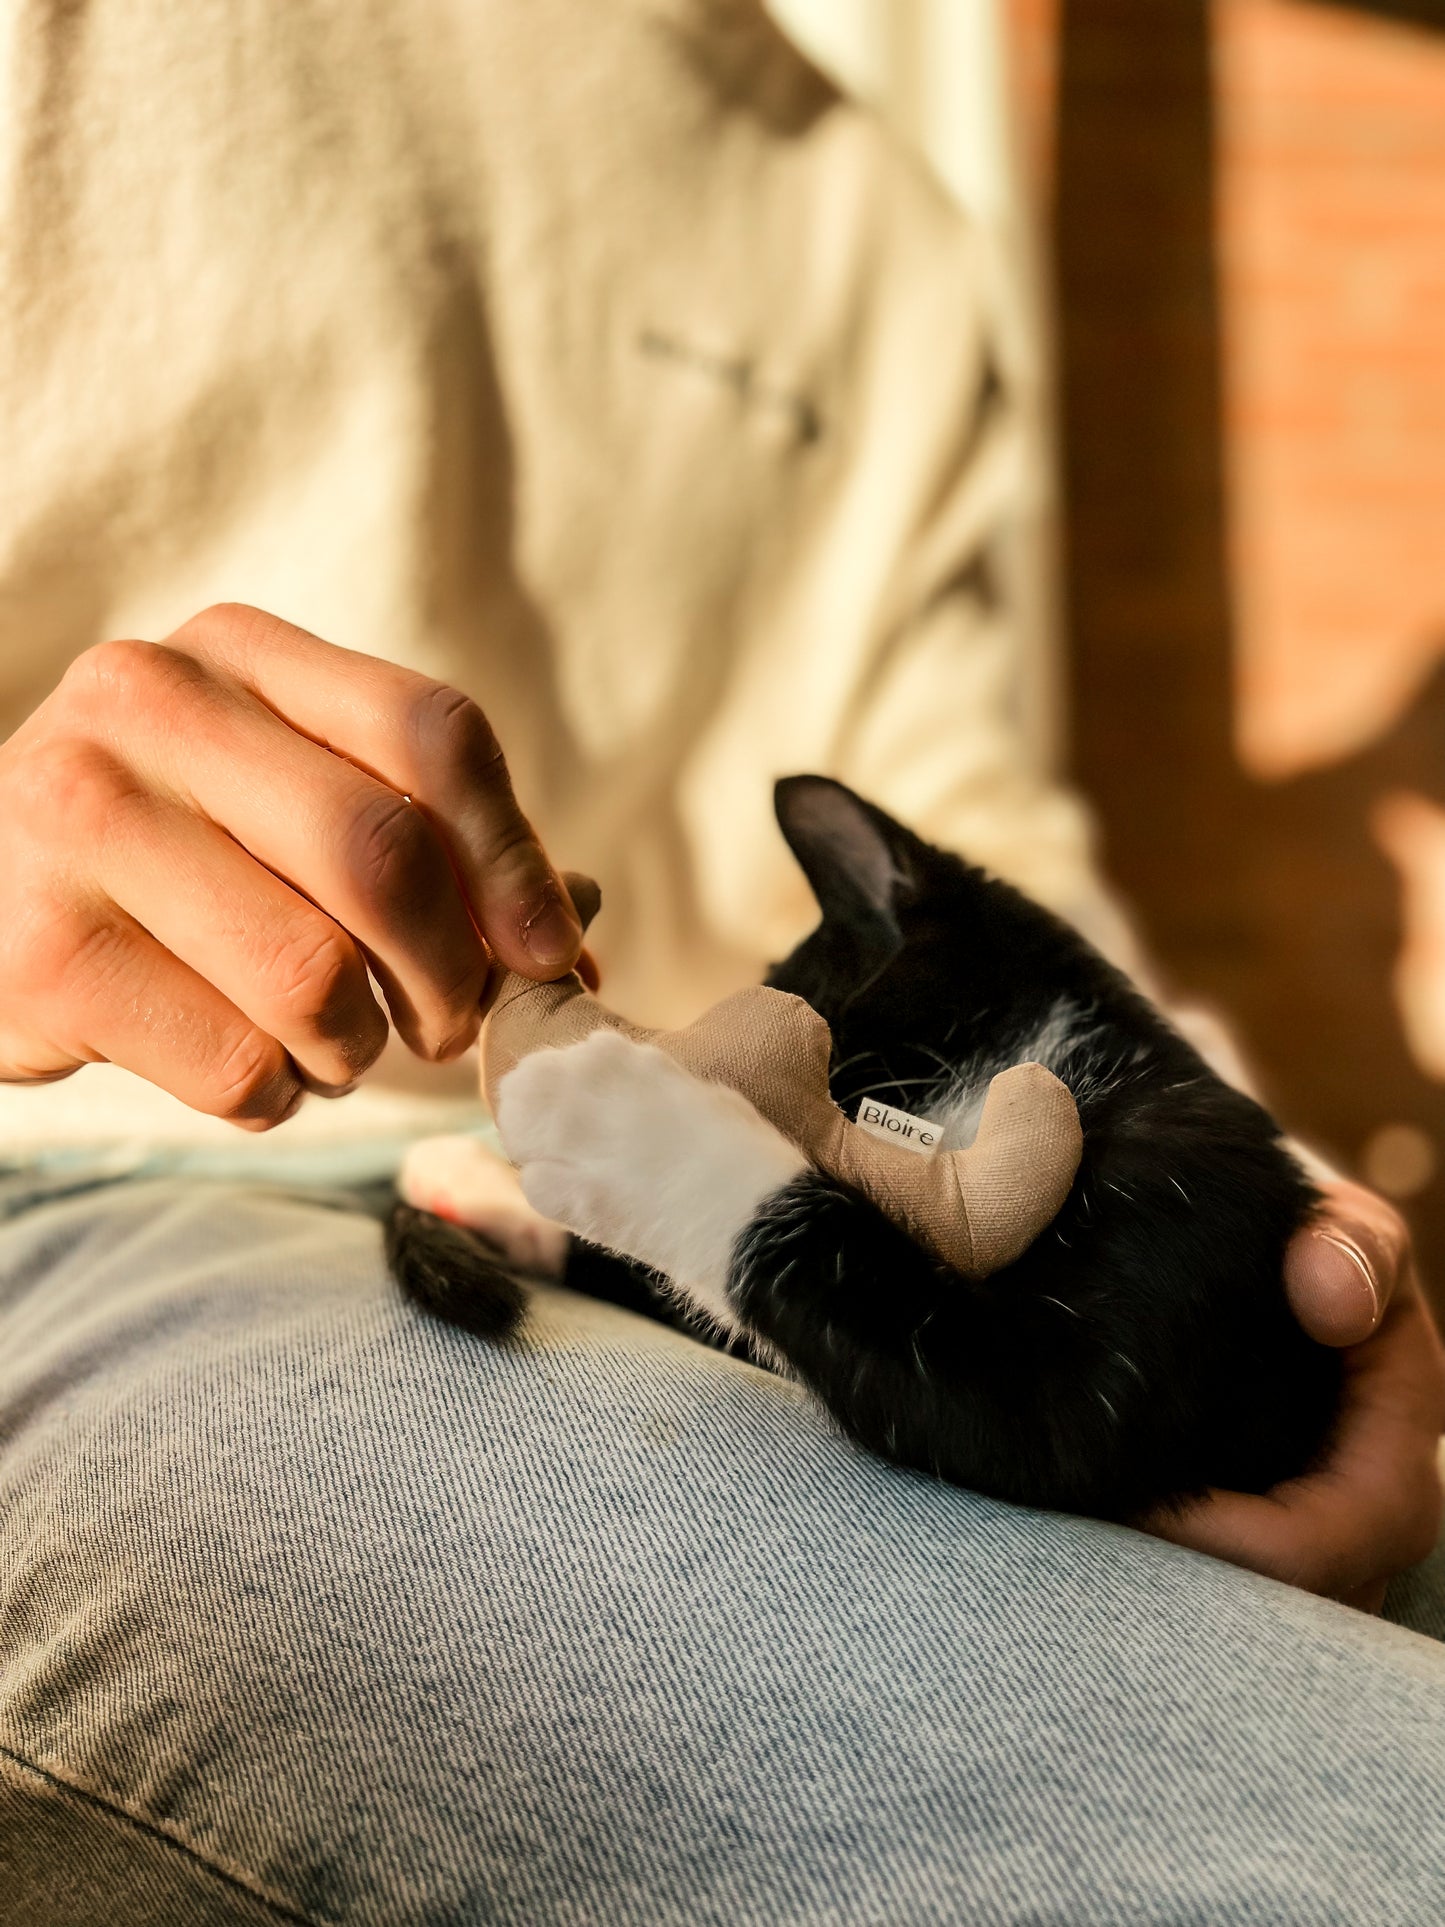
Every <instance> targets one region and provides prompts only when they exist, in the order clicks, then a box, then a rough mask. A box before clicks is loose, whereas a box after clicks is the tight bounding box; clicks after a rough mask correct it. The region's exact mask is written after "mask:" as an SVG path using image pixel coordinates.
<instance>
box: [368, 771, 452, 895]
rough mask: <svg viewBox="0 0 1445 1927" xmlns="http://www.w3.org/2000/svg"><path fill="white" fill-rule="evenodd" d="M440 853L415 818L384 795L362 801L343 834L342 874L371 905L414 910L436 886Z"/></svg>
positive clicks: (407, 806)
mask: <svg viewBox="0 0 1445 1927" xmlns="http://www.w3.org/2000/svg"><path fill="white" fill-rule="evenodd" d="M439 861H440V851H439V850H438V849H437V847H436V845H435V843H434V841H433V839H432V835H431V832H430V831H429V830H428V828H427V826H426V823H425V821H424V820H423V818H422V816H421V815H420V813H419V812H418V811H417V810H415V809H413V808H412V806H411V805H410V804H409V803H407V802H406V801H405V800H404V799H403V798H402V797H400V796H394V795H392V794H391V792H390V791H381V792H378V793H377V794H375V795H373V796H368V797H367V798H366V799H365V800H364V801H363V802H362V804H361V805H360V807H359V808H358V809H357V810H356V811H355V813H354V814H353V816H352V818H351V821H350V823H349V824H348V826H347V831H346V853H345V862H346V869H347V872H348V874H349V876H350V877H351V879H352V881H353V883H354V884H355V885H356V887H357V888H358V889H359V890H360V891H361V892H362V894H363V895H364V896H365V897H366V898H367V899H368V900H369V901H371V902H374V903H377V904H380V905H381V906H383V907H393V908H402V909H404V908H407V907H410V906H412V905H419V904H420V902H421V901H422V899H423V898H424V897H425V896H426V895H427V894H428V888H429V886H432V885H435V884H436V883H438V882H439V878H438V875H437V865H438V862H439Z"/></svg>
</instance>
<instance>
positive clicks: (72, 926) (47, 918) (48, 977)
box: [0, 901, 112, 1013]
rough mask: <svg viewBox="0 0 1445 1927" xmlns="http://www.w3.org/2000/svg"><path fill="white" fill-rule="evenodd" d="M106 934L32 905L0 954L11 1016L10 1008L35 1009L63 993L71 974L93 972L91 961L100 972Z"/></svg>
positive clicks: (66, 915)
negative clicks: (97, 965)
mask: <svg viewBox="0 0 1445 1927" xmlns="http://www.w3.org/2000/svg"><path fill="white" fill-rule="evenodd" d="M111 934H112V933H110V932H109V931H107V930H105V929H104V928H103V927H101V926H95V925H90V924H87V923H86V922H85V921H84V920H83V919H81V918H79V917H77V916H76V915H74V914H73V913H72V912H69V911H67V910H65V909H62V908H60V907H59V906H57V905H55V904H53V903H49V902H38V901H37V902H32V903H31V904H30V905H29V906H28V909H27V913H26V914H24V915H22V916H21V918H20V919H19V921H18V922H17V923H16V924H15V925H14V926H12V928H11V930H10V932H9V935H8V940H7V941H6V943H5V944H4V946H3V950H0V958H3V981H4V985H5V989H6V993H7V995H6V1001H7V1003H12V1013H13V1006H14V1005H19V1006H20V1007H22V1008H23V1007H24V1006H26V1005H40V1004H43V1003H44V1002H46V1001H47V1000H49V999H50V998H52V997H53V996H54V995H55V994H56V992H57V990H60V991H62V992H63V991H65V990H66V989H67V988H68V987H69V986H71V985H72V984H73V983H74V982H75V980H76V978H77V975H79V976H80V977H81V978H82V979H83V978H84V977H85V975H86V974H87V973H88V972H93V971H94V969H95V968H96V963H97V961H98V963H99V966H100V968H101V971H102V974H103V973H104V967H105V962H106V953H107V951H108V949H109V947H110V946H109V943H108V941H107V939H108V938H110V937H111ZM96 952H99V953H100V954H99V958H98V960H97V959H96V957H95V953H96Z"/></svg>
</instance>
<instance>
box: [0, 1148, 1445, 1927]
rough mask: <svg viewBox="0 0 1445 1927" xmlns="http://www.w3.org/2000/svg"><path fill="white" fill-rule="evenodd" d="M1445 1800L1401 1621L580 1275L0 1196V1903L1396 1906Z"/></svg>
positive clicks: (393, 1925) (260, 1201)
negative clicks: (597, 1300) (1318, 1592)
mask: <svg viewBox="0 0 1445 1927" xmlns="http://www.w3.org/2000/svg"><path fill="white" fill-rule="evenodd" d="M1442 1591H1445V1589H1442V1587H1441V1584H1440V1575H1439V1573H1438V1571H1436V1572H1431V1571H1430V1570H1429V1569H1427V1570H1426V1571H1425V1572H1423V1573H1422V1574H1421V1575H1417V1576H1416V1577H1415V1578H1414V1579H1413V1580H1412V1581H1411V1582H1410V1583H1408V1584H1407V1585H1405V1586H1403V1587H1400V1588H1398V1589H1397V1593H1396V1596H1395V1601H1394V1604H1395V1608H1396V1610H1397V1611H1398V1612H1400V1613H1402V1614H1405V1615H1407V1616H1409V1617H1411V1618H1412V1619H1413V1621H1414V1623H1415V1624H1416V1625H1418V1626H1421V1627H1424V1628H1427V1629H1430V1630H1438V1629H1439V1628H1440V1625H1441V1600H1442ZM1442 1814H1445V1647H1442V1646H1441V1645H1439V1644H1437V1643H1436V1642H1435V1641H1434V1640H1432V1639H1429V1638H1423V1637H1421V1636H1420V1634H1419V1633H1418V1632H1414V1631H1408V1630H1403V1629H1402V1628H1401V1627H1399V1626H1396V1625H1391V1624H1385V1623H1381V1622H1379V1621H1377V1620H1372V1619H1369V1618H1366V1617H1364V1616H1362V1615H1360V1614H1357V1613H1353V1612H1351V1611H1348V1610H1347V1609H1345V1608H1344V1607H1341V1606H1335V1605H1330V1604H1327V1603H1325V1602H1323V1601H1320V1600H1316V1599H1311V1598H1308V1597H1306V1596H1305V1595H1304V1594H1302V1593H1297V1592H1294V1591H1291V1590H1289V1589H1287V1588H1285V1587H1282V1586H1277V1585H1274V1584H1271V1583H1269V1582H1267V1581H1265V1580H1261V1579H1256V1578H1253V1577H1251V1576H1249V1575H1247V1574H1244V1573H1242V1572H1237V1571H1235V1570H1233V1569H1231V1568H1229V1567H1226V1566H1222V1565H1218V1564H1216V1563H1214V1562H1213V1561H1211V1560H1208V1559H1204V1558H1200V1557H1197V1556H1194V1555H1191V1554H1189V1553H1187V1552H1183V1551H1180V1550H1178V1549H1177V1548H1174V1547H1171V1546H1167V1545H1163V1544H1160V1543H1158V1542H1156V1541H1153V1540H1150V1539H1147V1538H1144V1537H1142V1536H1140V1535H1137V1534H1135V1533H1132V1532H1128V1531H1123V1530H1118V1529H1114V1528H1109V1527H1104V1526H1099V1525H1093V1524H1089V1523H1086V1522H1083V1521H1080V1520H1077V1519H1070V1518H1064V1517H1059V1516H1055V1515H1051V1514H1046V1513H1031V1512H1023V1511H1017V1510H1013V1509H1011V1508H1009V1507H1006V1506H1002V1505H997V1504H993V1503H990V1502H989V1501H986V1500H983V1499H979V1498H976V1497H974V1496H973V1495H971V1494H969V1493H967V1492H961V1491H956V1490H953V1489H951V1488H948V1487H945V1486H942V1485H938V1484H935V1483H933V1482H931V1481H929V1480H928V1479H925V1478H920V1477H916V1476H913V1475H911V1474H904V1473H900V1472H897V1471H893V1470H890V1469H889V1468H887V1467H885V1466H883V1465H881V1464H877V1463H875V1462H873V1461H872V1460H870V1459H867V1458H865V1457H863V1456H862V1455H861V1454H860V1453H859V1452H858V1451H856V1450H855V1449H854V1448H853V1447H852V1446H851V1445H849V1444H847V1443H846V1442H845V1441H843V1440H842V1439H840V1438H838V1437H837V1436H836V1435H835V1433H834V1432H833V1431H832V1430H831V1429H830V1427H829V1426H828V1424H827V1422H826V1421H825V1420H824V1419H823V1418H822V1417H821V1416H820V1415H819V1413H818V1412H817V1411H816V1410H815V1409H814V1408H813V1407H812V1406H811V1405H810V1404H809V1403H808V1401H807V1400H806V1399H805V1398H804V1397H803V1396H802V1395H801V1394H800V1393H799V1392H798V1391H796V1390H795V1389H794V1388H792V1387H791V1386H789V1385H787V1384H786V1383H784V1382H782V1381H781V1380H779V1379H776V1378H773V1377H770V1376H768V1375H766V1374H764V1373H762V1372H758V1371H755V1370H753V1369H752V1368H750V1367H749V1366H746V1365H742V1364H739V1363H737V1362H736V1361H734V1360H730V1359H728V1358H724V1357H720V1356H718V1355H716V1354H714V1353H712V1352H709V1351H706V1350H704V1349H703V1348H701V1347H699V1346H697V1345H694V1344H692V1343H690V1342H689V1341H688V1340H686V1339H684V1338H682V1337H680V1336H678V1335H677V1334H675V1333H672V1332H670V1331H666V1330H664V1329H662V1328H661V1327H657V1326H653V1325H650V1324H648V1323H646V1322H644V1321H641V1320H638V1319H635V1318H632V1317H629V1316H628V1315H626V1314H624V1313H622V1312H619V1311H616V1310H612V1309H610V1308H606V1307H603V1306H600V1305H596V1304H592V1303H589V1302H586V1301H584V1300H579V1299H576V1298H574V1297H571V1296H569V1295H568V1294H566V1293H562V1292H545V1293H542V1294H539V1297H538V1300H537V1305H536V1313H535V1318H534V1320H533V1322H532V1324H531V1327H530V1328H529V1330H528V1332H527V1334H526V1337H525V1339H524V1340H523V1341H522V1342H519V1343H516V1344H514V1345H511V1346H508V1347H506V1348H489V1347H487V1346H484V1345H482V1344H479V1343H477V1342H475V1341H473V1340H471V1339H469V1338H467V1337H465V1336H463V1335H461V1334H459V1333H456V1332H454V1331H451V1330H449V1329H445V1328H443V1327H442V1326H440V1325H437V1324H434V1323H431V1322H428V1320H427V1319H425V1318H424V1317H422V1316H421V1315H420V1314H418V1313H417V1312H416V1311H415V1310H413V1309H412V1308H411V1307H410V1306H408V1305H406V1304H404V1303H403V1302H401V1300H400V1299H399V1298H398V1296H397V1295H396V1293H395V1291H394V1290H393V1288H392V1287H391V1286H390V1284H389V1283H388V1280H387V1278H386V1275H385V1271H384V1268H383V1265H382V1262H381V1255H380V1249H379V1236H378V1227H377V1225H376V1223H375V1221H374V1220H373V1219H371V1218H369V1217H367V1216H365V1215H363V1214H362V1213H360V1212H357V1211H354V1210H346V1209H341V1208H336V1207H335V1206H334V1205H328V1204H325V1203H322V1202H319V1201H316V1200H314V1199H307V1198H302V1197H296V1196H286V1195H282V1194H279V1193H270V1192H265V1191H258V1190H254V1189H244V1188H241V1187H238V1186H227V1185H220V1184H208V1183H201V1182H198V1181H194V1180H192V1181H187V1182H155V1183H134V1184H119V1185H113V1186H110V1187H108V1188H104V1189H99V1190H90V1191H83V1192H81V1193H79V1194H78V1195H76V1196H73V1197H70V1198H56V1199H54V1200H53V1201H51V1202H48V1203H41V1204H38V1205H34V1206H33V1207H32V1208H30V1209H27V1210H24V1211H22V1212H20V1213H19V1214H18V1215H15V1216H13V1217H12V1218H11V1219H10V1220H9V1222H8V1223H6V1224H4V1225H3V1226H0V1921H3V1922H5V1923H11V1922H14V1923H24V1927H71V1924H72V1923H76V1924H78V1923H86V1927H97V1924H98V1927H134V1923H141V1922H144V1923H157V1927H160V1924H161V1923H164V1927H176V1923H190V1922H201V1923H208V1922H233V1921H234V1922H246V1923H251V1922H276V1921H303V1922H314V1923H322V1922H326V1923H333V1922H334V1923H341V1922H345V1923H348V1924H349V1923H358V1924H359V1923H366V1924H367V1927H409V1924H411V1923H416V1924H417V1927H421V1924H422V1923H426V1924H427V1927H441V1924H442V1923H447V1924H448V1927H449V1924H450V1923H472V1922H503V1923H527V1924H528V1927H534V1924H536V1923H551V1922H559V1923H563V1922H565V1923H576V1927H609V1924H610V1923H618V1924H619V1927H622V1924H624V1923H625V1924H627V1927H632V1923H648V1922H668V1923H674V1922H675V1923H688V1924H689V1927H691V1924H692V1923H711V1922H717V1923H728V1927H743V1924H746V1923H758V1924H759V1927H762V1924H763V1923H767V1924H768V1927H773V1923H778V1922H836V1923H853V1922H877V1923H888V1924H889V1927H894V1924H896V1923H911V1922H967V1923H990V1922H1030V1923H1040V1922H1059V1923H1069V1924H1070V1927H1076V1924H1078V1923H1092V1922H1099V1923H1108V1924H1109V1927H1116V1924H1117V1923H1123V1922H1133V1921H1140V1922H1179V1923H1184V1922H1198V1923H1210V1927H1216V1924H1217V1923H1256V1922H1257V1923H1270V1927H1279V1924H1280V1923H1285V1922H1299V1923H1309V1924H1310V1927H1315V1924H1316V1923H1325V1922H1341V1923H1344V1922H1350V1923H1355V1922H1368V1923H1371V1927H1380V1924H1381V1923H1386V1922H1410V1923H1428V1922H1434V1921H1438V1920H1441V1919H1445V1819H1442Z"/></svg>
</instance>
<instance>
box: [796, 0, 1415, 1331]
mask: <svg viewBox="0 0 1445 1927" xmlns="http://www.w3.org/2000/svg"><path fill="white" fill-rule="evenodd" d="M775 10H776V12H777V13H778V15H779V17H780V18H781V19H782V21H783V23H784V24H785V25H786V26H787V27H788V29H789V30H790V31H791V32H792V33H793V34H794V36H795V38H797V39H798V40H800V41H801V42H802V43H803V44H804V45H805V46H806V47H807V48H808V49H809V51H810V52H811V53H812V54H813V55H814V57H815V58H816V59H817V60H818V61H819V62H820V64H822V65H823V66H825V67H827V68H828V69H830V70H831V71H832V72H833V73H834V74H835V75H836V76H837V77H838V78H840V79H841V80H842V81H843V82H844V83H845V84H846V85H848V86H850V87H852V88H853V89H854V90H855V91H857V92H859V93H861V94H863V95H865V96H867V97H868V98H870V99H872V100H873V101H874V102H875V103H876V104H877V105H878V106H879V107H880V109H881V111H882V112H883V113H884V114H885V115H886V116H887V117H888V118H889V119H890V120H891V121H892V122H893V123H894V125H895V126H896V127H897V128H898V129H899V131H900V132H901V133H902V134H903V135H904V137H905V138H906V139H908V140H909V141H910V142H911V143H913V144H914V145H915V147H916V148H917V149H918V150H919V152H920V153H921V154H922V155H923V156H924V157H925V158H926V160H927V163H928V164H929V165H931V166H932V167H933V168H934V169H935V170H936V171H937V173H938V174H939V175H940V176H941V177H942V179H943V180H944V181H945V182H946V183H947V185H948V186H949V187H950V188H951V189H952V190H953V191H954V192H956V193H958V194H959V195H960V197H961V198H962V199H963V200H964V201H965V202H966V203H967V205H968V206H969V207H970V209H971V210H973V211H974V213H975V215H976V216H977V218H978V219H979V220H980V221H981V222H982V223H983V224H984V226H985V228H986V230H987V232H988V234H989V237H990V241H991V243H992V245H993V246H994V247H995V248H996V249H997V250H998V254H999V256H1000V260H1001V264H1002V266H1003V268H1004V277H1003V278H1004V285H1005V287H1006V289H1007V290H1008V296H1007V298H1008V299H1009V301H1010V302H1011V303H1012V304H1013V306H1014V309H1015V312H1014V315H1013V316H1012V318H1011V320H1012V327H1011V337H1012V338H1013V339H1014V340H1015V341H1016V342H1017V344H1018V346H1017V366H1016V367H1015V369H1014V371H1013V374H1014V379H1015V380H1016V381H1021V382H1024V383H1027V384H1030V385H1031V386H1032V388H1033V390H1034V393H1035V397H1036V401H1037V412H1038V419H1039V422H1040V432H1041V434H1042V435H1044V436H1046V437H1047V439H1048V441H1049V444H1050V447H1051V450H1052V460H1051V464H1050V472H1051V474H1052V487H1051V490H1050V491H1045V492H1044V493H1043V494H1042V495H1041V496H1040V499H1039V500H1038V502H1037V503H1035V504H1032V505H1030V507H1029V509H1028V511H1027V513H1026V515H1025V517H1024V519H1023V522H1022V525H1021V526H1020V528H1019V529H1018V531H1017V532H1016V543H1015V553H1014V555H1013V557H1012V558H1011V563H1010V566H1011V570H1012V573H1013V576H1014V583H1013V588H1014V596H1015V602H1016V605H1017V606H1018V607H1019V609H1020V612H1021V620H1022V622H1023V625H1024V629H1025V632H1026V636H1027V641H1028V645H1029V651H1030V657H1031V661H1032V663H1033V665H1034V668H1035V672H1036V673H1035V675H1034V677H1033V682H1034V686H1035V690H1036V694H1035V696H1034V699H1033V713H1032V715H1031V719H1030V727H1031V728H1032V729H1033V730H1034V731H1035V733H1036V736H1037V740H1038V743H1039V746H1040V749H1041V753H1043V754H1044V755H1046V756H1048V757H1049V758H1050V759H1052V760H1053V762H1054V763H1055V765H1056V766H1057V767H1059V768H1061V769H1063V770H1064V771H1066V772H1067V773H1068V774H1070V775H1071V776H1072V778H1073V780H1074V781H1075V782H1076V783H1077V784H1078V786H1079V787H1080V788H1081V789H1082V790H1083V791H1084V793H1085V794H1086V795H1087V796H1088V798H1089V799H1090V801H1091V803H1092V805H1093V807H1094V810H1095V812H1096V814H1097V817H1098V820H1099V823H1100V828H1101V838H1102V844H1103V854H1104V861H1105V866H1106V868H1107V870H1108V872H1109V874H1110V875H1111V876H1112V877H1113V878H1114V879H1115V880H1116V881H1117V883H1118V885H1119V886H1120V888H1121V889H1122V890H1123V891H1124V892H1125V893H1126V895H1127V896H1128V898H1129V900H1130V902H1131V904H1132V906H1133V908H1134V911H1135V914H1136V918H1137V921H1138V924H1139V927H1140V929H1141V932H1142V934H1143V936H1144V938H1145V940H1146V942H1147V944H1148V946H1149V948H1150V950H1151V951H1152V953H1153V955H1154V956H1155V957H1156V958H1157V959H1158V960H1159V962H1160V963H1161V965H1162V966H1163V967H1164V969H1165V971H1166V973H1167V976H1168V979H1169V982H1170V984H1171V987H1172V988H1173V989H1174V990H1176V991H1178V992H1183V993H1192V994H1193V995H1195V996H1198V997H1202V998H1204V999H1206V1000H1207V1001H1209V1002H1211V1003H1213V1004H1214V1005H1215V1006H1216V1007H1217V1008H1219V1009H1220V1010H1222V1011H1223V1012H1225V1013H1226V1014H1227V1015H1228V1016H1229V1018H1230V1019H1231V1020H1232V1023H1233V1025H1234V1028H1235V1030H1236V1033H1237V1035H1238V1036H1239V1037H1240V1039H1241V1041H1242V1043H1243V1044H1244V1046H1245V1049H1246V1051H1247V1052H1248V1055H1249V1057H1250V1059H1251V1061H1252V1064H1253V1066H1254V1068H1255V1070H1256V1073H1257V1075H1258V1077H1259V1079H1260V1081H1261V1083H1262V1085H1263V1087H1264V1090H1265V1093H1266V1095H1267V1096H1268V1098H1269V1099H1270V1101H1271V1102H1272V1103H1273V1104H1274V1106H1275V1107H1276V1108H1277V1109H1278V1110H1279V1112H1280V1113H1281V1115H1282V1116H1283V1117H1284V1118H1285V1119H1286V1120H1287V1122H1288V1123H1289V1124H1290V1126H1291V1127H1292V1128H1293V1129H1295V1130H1296V1131H1298V1132H1299V1133H1300V1134H1301V1135H1303V1136H1305V1137H1307V1138H1310V1139H1312V1140H1313V1141H1314V1142H1316V1143H1317V1144H1319V1145H1320V1147H1321V1148H1322V1149H1324V1150H1326V1151H1327V1152H1329V1153H1332V1154H1333V1155H1334V1156H1335V1157H1336V1158H1337V1159H1340V1160H1343V1161H1344V1162H1345V1163H1346V1164H1347V1165H1348V1166H1349V1167H1350V1168H1352V1169H1354V1170H1356V1171H1358V1172H1360V1173H1361V1174H1362V1175H1364V1176H1365V1177H1366V1178H1367V1179H1368V1180H1369V1181H1370V1182H1371V1183H1373V1184H1374V1185H1376V1186H1377V1187H1378V1188H1380V1189H1381V1190H1383V1191H1385V1192H1387V1193H1388V1194H1389V1195H1391V1196H1392V1197H1394V1198H1395V1199H1396V1200H1397V1201H1398V1202H1399V1203H1400V1204H1401V1206H1402V1207H1403V1208H1404V1209H1405V1211H1406V1214H1407V1215H1408V1216H1409V1217H1410V1218H1411V1220H1412V1223H1413V1225H1414V1228H1415V1231H1416V1235H1417V1238H1418V1241H1419V1244H1420V1247H1421V1253H1422V1258H1423V1260H1424V1263H1425V1266H1426V1269H1427V1275H1428V1276H1429V1278H1430V1280H1431V1282H1432V1284H1433V1287H1434V1291H1435V1294H1436V1297H1437V1302H1438V1300H1439V1298H1440V1295H1441V1293H1442V1289H1445V1169H1442V1167H1445V0H1378V3H1372V4H1348V5H1346V4H1336V3H1335V0H1163V4H1161V0H775Z"/></svg>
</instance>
